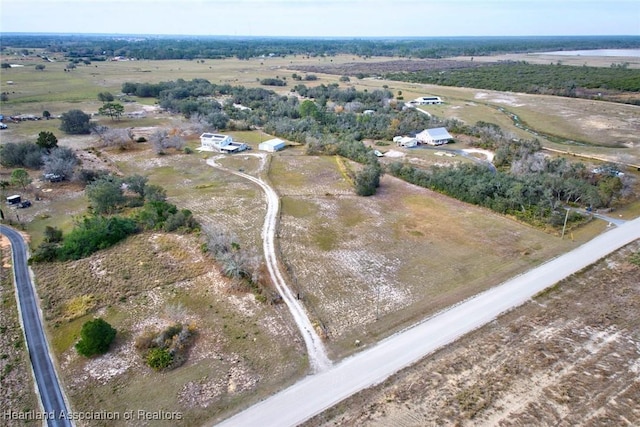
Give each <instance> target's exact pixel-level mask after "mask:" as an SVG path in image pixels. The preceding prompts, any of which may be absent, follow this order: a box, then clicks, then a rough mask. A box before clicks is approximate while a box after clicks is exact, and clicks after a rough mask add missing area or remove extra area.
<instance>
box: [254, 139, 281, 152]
mask: <svg viewBox="0 0 640 427" xmlns="http://www.w3.org/2000/svg"><path fill="white" fill-rule="evenodd" d="M285 145H286V144H285V142H284V141H283V140H281V139H278V138H274V139H270V140H268V141H264V142H261V143H260V144H259V145H258V150H262V151H269V152H270V153H274V152H276V151H280V150H282V149H283V148H284V147H285Z"/></svg>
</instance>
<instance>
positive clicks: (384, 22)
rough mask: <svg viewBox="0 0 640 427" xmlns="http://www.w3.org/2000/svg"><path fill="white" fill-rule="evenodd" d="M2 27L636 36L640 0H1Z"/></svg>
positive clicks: (124, 31) (369, 34)
mask: <svg viewBox="0 0 640 427" xmlns="http://www.w3.org/2000/svg"><path fill="white" fill-rule="evenodd" d="M0 32H43V33H108V34H179V35H211V36H288V37H350V38H361V37H363V38H364V37H440V36H444V37H450V36H545V35H546V36H562V35H640V0H171V1H169V0H0Z"/></svg>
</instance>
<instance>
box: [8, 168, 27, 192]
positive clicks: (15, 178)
mask: <svg viewBox="0 0 640 427" xmlns="http://www.w3.org/2000/svg"><path fill="white" fill-rule="evenodd" d="M11 184H13V185H19V186H21V187H22V189H23V190H26V189H27V185H29V184H31V177H30V176H29V173H28V172H27V171H26V170H24V169H15V170H14V171H13V172H11Z"/></svg>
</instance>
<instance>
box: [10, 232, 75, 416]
mask: <svg viewBox="0 0 640 427" xmlns="http://www.w3.org/2000/svg"><path fill="white" fill-rule="evenodd" d="M0 233H2V234H4V235H5V236H7V238H8V239H9V241H10V242H11V251H12V257H13V274H14V280H15V284H16V288H17V290H18V300H19V304H20V313H21V315H20V317H21V320H22V327H23V328H24V334H25V337H26V340H27V348H28V350H29V357H30V359H31V365H32V366H33V372H34V375H35V378H36V386H37V388H38V392H39V393H40V401H41V402H42V408H43V409H42V410H43V411H44V412H45V413H46V414H47V415H45V414H41V415H43V416H47V425H49V426H51V427H53V426H56V427H58V426H61V427H63V426H72V425H73V424H72V423H71V421H70V420H68V419H67V418H65V417H64V414H69V410H68V409H67V405H66V402H65V400H64V397H63V394H62V389H61V388H60V383H59V382H58V377H57V376H56V371H55V369H54V367H53V363H52V362H51V357H50V354H49V346H48V344H47V338H46V336H45V334H44V331H43V329H42V321H41V317H40V311H39V309H38V304H37V296H36V293H35V290H34V286H33V283H32V281H31V276H30V275H29V269H28V268H27V248H26V245H25V242H24V240H23V239H22V236H21V235H20V233H18V232H17V231H16V230H14V229H12V228H9V227H7V226H5V225H0ZM2 409H3V410H8V408H2ZM15 409H16V410H21V409H20V408H15ZM49 414H53V417H52V418H53V419H51V418H49ZM60 414H63V417H62V418H61V417H60ZM0 424H1V423H0Z"/></svg>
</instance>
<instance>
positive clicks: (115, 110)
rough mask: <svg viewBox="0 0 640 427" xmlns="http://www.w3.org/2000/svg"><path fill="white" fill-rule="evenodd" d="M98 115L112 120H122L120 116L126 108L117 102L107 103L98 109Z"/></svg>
mask: <svg viewBox="0 0 640 427" xmlns="http://www.w3.org/2000/svg"><path fill="white" fill-rule="evenodd" d="M98 113H100V114H102V115H105V116H109V117H111V120H114V118H116V119H118V120H120V116H122V113H124V107H123V106H122V104H118V103H117V102H107V103H105V104H104V105H103V106H102V107H100V108H99V109H98Z"/></svg>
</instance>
